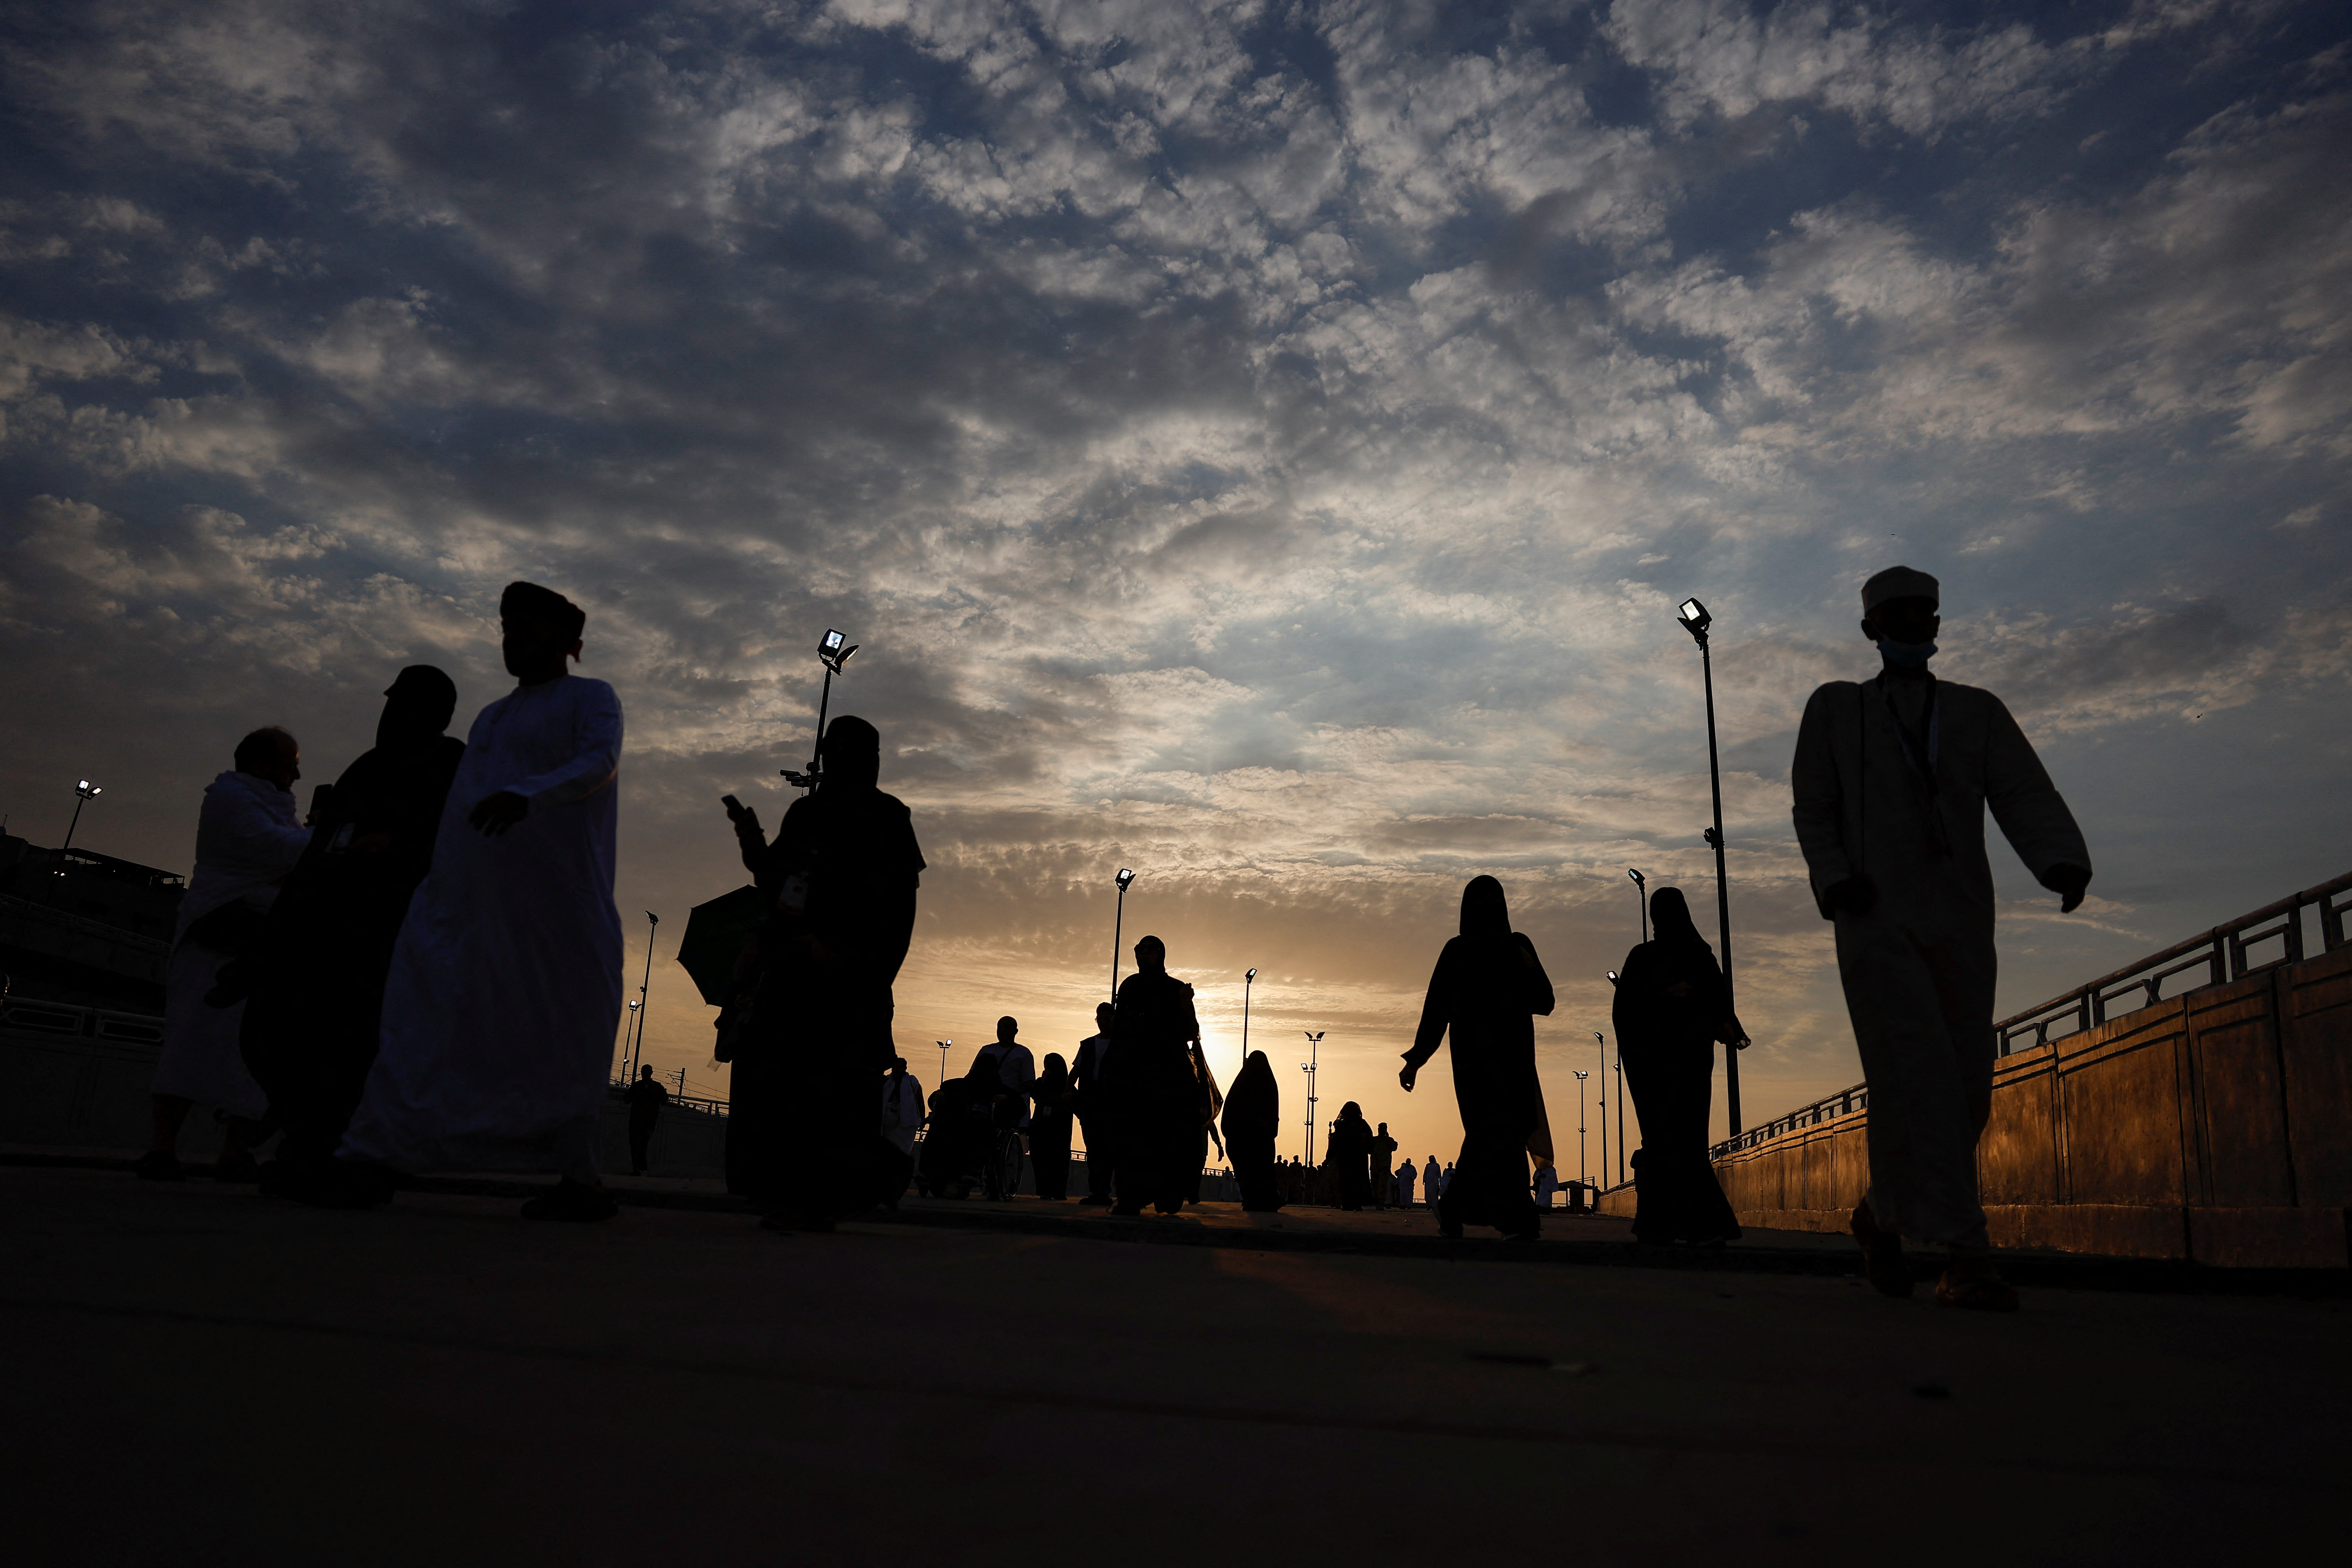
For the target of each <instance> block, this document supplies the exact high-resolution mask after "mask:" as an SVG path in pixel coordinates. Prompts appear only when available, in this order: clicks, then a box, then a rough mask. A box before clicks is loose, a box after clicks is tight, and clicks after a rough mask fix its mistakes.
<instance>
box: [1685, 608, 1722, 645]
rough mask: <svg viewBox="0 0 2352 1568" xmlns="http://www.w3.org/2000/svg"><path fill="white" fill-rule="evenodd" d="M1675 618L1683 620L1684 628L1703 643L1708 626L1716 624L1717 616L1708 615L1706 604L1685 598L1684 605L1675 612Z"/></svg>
mask: <svg viewBox="0 0 2352 1568" xmlns="http://www.w3.org/2000/svg"><path fill="white" fill-rule="evenodd" d="M1675 619H1676V620H1679V621H1680V622H1682V624H1683V630H1685V631H1686V632H1688V633H1690V635H1691V636H1693V637H1696V638H1697V639H1698V640H1699V641H1700V642H1701V643H1705V642H1706V628H1707V627H1708V626H1712V625H1714V624H1715V617H1714V616H1710V615H1708V614H1707V613H1706V605H1702V604H1700V603H1699V602H1698V601H1697V600H1696V599H1685V600H1684V601H1683V602H1682V607H1681V608H1680V609H1679V610H1677V611H1676V612H1675Z"/></svg>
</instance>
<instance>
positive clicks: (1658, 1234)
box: [1613, 888, 1748, 1247]
mask: <svg viewBox="0 0 2352 1568" xmlns="http://www.w3.org/2000/svg"><path fill="white" fill-rule="evenodd" d="M1650 925H1651V929H1652V930H1654V931H1656V932H1657V934H1656V935H1655V936H1654V937H1653V938H1652V939H1651V940H1650V941H1648V942H1643V943H1642V944H1641V945H1640V946H1638V947H1636V948H1634V949H1633V952H1629V953H1627V954H1626V955H1625V967H1624V969H1623V970H1622V971H1621V972H1620V973H1619V974H1618V976H1617V1000H1616V1004H1615V1006H1614V1009H1613V1012H1614V1016H1615V1018H1616V1023H1617V1054H1618V1057H1619V1058H1620V1059H1621V1060H1622V1061H1623V1062H1624V1064H1625V1087H1626V1088H1627V1089H1630V1090H1632V1091H1633V1109H1634V1112H1635V1114H1637V1115H1639V1116H1640V1117H1641V1119H1642V1148H1641V1151H1640V1152H1638V1153H1636V1154H1635V1155H1634V1156H1633V1168H1634V1170H1635V1171H1636V1172H1637V1173H1638V1180H1637V1183H1636V1185H1635V1186H1634V1189H1633V1195H1634V1203H1635V1205H1636V1211H1635V1214H1634V1216H1633V1239H1634V1240H1636V1241H1647V1242H1660V1243H1664V1242H1677V1241H1686V1242H1692V1243H1696V1245H1698V1246H1701V1247H1720V1246H1722V1245H1723V1244H1724V1243H1725V1242H1727V1241H1733V1240H1736V1239H1738V1236H1739V1221H1738V1219H1737V1218H1736V1217H1734V1215H1733V1214H1732V1210H1731V1205H1730V1203H1729V1202H1728V1201H1727V1200H1726V1198H1725V1197H1724V1195H1723V1186H1722V1184H1721V1183H1719V1182H1717V1180H1716V1179H1715V1166H1714V1163H1712V1162H1711V1161H1710V1160H1708V1158H1707V1152H1706V1148H1707V1144H1706V1119H1707V1110H1708V1103H1709V1097H1710V1096H1711V1094H1712V1092H1713V1089H1714V1086H1715V1045H1716V1042H1717V1040H1720V1041H1722V1042H1723V1043H1724V1044H1725V1045H1727V1046H1731V1047H1735V1048H1736V1047H1741V1046H1745V1045H1746V1044H1747V1043H1748V1031H1747V1030H1746V1029H1743V1028H1742V1027H1740V1025H1739V1020H1738V1017H1736V1016H1733V1014H1732V1011H1731V988H1730V986H1729V985H1727V984H1725V982H1724V978H1723V971H1722V970H1721V969H1720V968H1718V967H1717V964H1716V962H1715V949H1713V948H1711V947H1709V946H1708V945H1707V942H1706V938H1705V937H1703V936H1701V935H1699V934H1698V927H1697V926H1696V925H1694V924H1693V923H1692V922H1691V915H1690V906H1689V904H1687V903H1685V901H1684V900H1683V895H1682V889H1679V888H1660V889H1658V890H1657V891H1656V892H1654V893H1653V894H1651V895H1650Z"/></svg>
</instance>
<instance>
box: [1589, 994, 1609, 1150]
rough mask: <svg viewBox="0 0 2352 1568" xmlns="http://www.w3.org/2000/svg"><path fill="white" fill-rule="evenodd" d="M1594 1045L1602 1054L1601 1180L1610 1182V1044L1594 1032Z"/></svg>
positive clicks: (1597, 1031) (1598, 1032)
mask: <svg viewBox="0 0 2352 1568" xmlns="http://www.w3.org/2000/svg"><path fill="white" fill-rule="evenodd" d="M1592 1044H1593V1047H1594V1048H1596V1049H1597V1050H1599V1051H1600V1053H1601V1180H1602V1181H1603V1182H1606V1181H1608V1180H1609V1042H1608V1041H1607V1040H1605V1039H1603V1038H1601V1031H1600V1030H1598V1029H1595V1030H1593V1031H1592Z"/></svg>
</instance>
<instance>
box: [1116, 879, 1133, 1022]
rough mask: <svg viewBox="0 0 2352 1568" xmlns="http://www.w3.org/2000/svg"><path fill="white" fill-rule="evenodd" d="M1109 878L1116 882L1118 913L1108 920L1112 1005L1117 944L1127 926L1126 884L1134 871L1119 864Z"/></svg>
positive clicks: (1130, 880)
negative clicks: (1116, 874) (1115, 874)
mask: <svg viewBox="0 0 2352 1568" xmlns="http://www.w3.org/2000/svg"><path fill="white" fill-rule="evenodd" d="M1111 880H1112V881H1114V882H1117V883H1118V913H1117V914H1116V915H1114V916H1112V917H1111V922H1110V999H1111V1003H1112V1005H1118V944H1119V941H1120V938H1121V936H1122V935H1123V934H1124V932H1125V930H1126V927H1127V885H1128V884H1129V882H1132V881H1134V880H1135V873H1134V872H1132V871H1130V870H1129V869H1128V868H1126V867H1124V866H1121V867H1120V868H1118V876H1116V877H1114V878H1112V879H1111Z"/></svg>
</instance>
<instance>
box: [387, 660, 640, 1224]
mask: <svg viewBox="0 0 2352 1568" xmlns="http://www.w3.org/2000/svg"><path fill="white" fill-rule="evenodd" d="M620 760H621V700H620V699H619V698H618V697H616V696H614V693H613V689H612V688H611V687H609V686H607V685H605V684H604V682H603V681H601V680H591V679H586V678H584V677H582V676H576V675H566V676H562V677H561V678H559V679H554V680H548V681H542V682H541V683H540V684H538V685H536V686H523V687H518V688H516V689H515V690H514V691H512V692H510V693H509V694H508V695H507V696H505V697H502V698H500V699H499V700H498V701H496V702H493V703H491V704H490V705H489V706H488V708H485V709H483V710H482V711H481V715H480V717H478V718H477V719H476V720H475V721H474V727H473V729H472V731H470V732H469V733H468V734H467V737H466V757H465V761H464V762H462V763H459V764H458V767H457V780H456V782H455V783H453V784H451V785H450V786H449V799H448V804H447V805H446V806H445V807H444V808H443V809H442V813H441V827H440V832H439V835H438V836H437V837H436V839H435V840H434V847H433V869H432V871H431V872H430V873H429V874H428V875H427V876H426V877H425V880H424V882H423V883H422V884H421V885H420V886H419V887H418V888H417V889H416V894H415V898H413V899H412V900H410V901H409V906H408V918H407V920H406V921H404V923H403V924H402V926H401V928H400V943H399V946H398V947H397V948H396V949H395V950H394V953H393V959H392V973H391V974H390V976H389V977H388V978H387V979H386V981H385V984H384V994H383V1036H382V1048H381V1049H380V1050H379V1051H378V1052H377V1055H376V1059H375V1066H374V1068H373V1069H372V1070H371V1071H370V1072H369V1074H368V1081H367V1092H366V1094H365V1096H364V1097H363V1098H362V1100H361V1102H360V1108H359V1110H358V1112H357V1113H356V1114H354V1115H353V1116H352V1125H351V1130H350V1131H348V1132H346V1133H345V1134H344V1136H343V1144H342V1148H341V1151H340V1156H341V1158H343V1159H347V1160H358V1161H365V1162H369V1163H376V1164H383V1165H389V1166H391V1167H392V1168H394V1170H402V1171H422V1170H431V1169H442V1170H450V1169H457V1170H524V1171H554V1172H557V1173H560V1174H562V1175H565V1176H569V1177H571V1178H572V1179H573V1180H575V1181H583V1182H593V1181H594V1180H595V1179H596V1173H597V1172H596V1147H597V1142H598V1140H597V1128H598V1124H599V1121H600V1119H601V1118H602V1116H603V1114H604V1098H605V1093H604V1079H605V1073H606V1070H607V1069H608V1068H610V1067H611V1065H612V1059H613V1037H614V1032H615V1030H616V1029H617V1028H618V1027H619V1025H620V1018H621V984H622V981H621V915H620V911H619V910H617V909H615V908H614V904H613V863H614V820H615V816H616V815H617V802H618V796H619V794H620V789H619V784H618V779H619V773H620ZM501 790H506V791H510V792H512V793H513V794H515V795H520V796H522V797H523V799H524V800H526V801H528V802H529V803H530V813H529V815H527V816H524V817H523V819H522V820H521V821H520V822H518V823H516V824H515V825H514V826H512V827H510V828H509V829H508V830H507V831H506V832H505V833H504V834H503V835H501V836H499V837H489V836H488V835H486V834H483V833H481V832H479V831H478V830H477V829H476V828H475V827H474V826H472V825H471V824H470V823H469V822H468V821H467V817H468V816H470V815H471V814H472V812H473V810H474V807H475V806H476V805H478V804H480V803H481V801H482V800H484V799H485V798H486V797H488V796H489V795H496V794H498V793H499V791H501Z"/></svg>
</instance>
